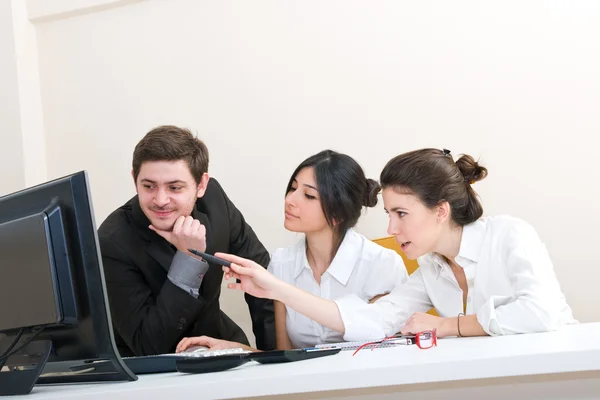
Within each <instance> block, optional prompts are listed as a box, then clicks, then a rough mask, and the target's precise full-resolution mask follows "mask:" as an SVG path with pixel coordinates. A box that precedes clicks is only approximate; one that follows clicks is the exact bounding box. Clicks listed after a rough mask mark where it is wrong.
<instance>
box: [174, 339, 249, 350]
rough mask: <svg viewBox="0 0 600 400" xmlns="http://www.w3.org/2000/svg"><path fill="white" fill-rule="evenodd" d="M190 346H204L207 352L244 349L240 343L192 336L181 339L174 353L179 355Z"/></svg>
mask: <svg viewBox="0 0 600 400" xmlns="http://www.w3.org/2000/svg"><path fill="white" fill-rule="evenodd" d="M192 346H204V347H208V349H209V350H222V349H235V348H238V347H242V348H246V347H248V346H245V345H243V344H241V343H237V342H230V341H228V340H222V339H215V338H212V337H209V336H194V337H186V338H183V339H181V341H180V342H179V344H178V345H177V348H176V350H175V352H177V353H181V352H182V351H185V350H187V349H189V348H190V347H192Z"/></svg>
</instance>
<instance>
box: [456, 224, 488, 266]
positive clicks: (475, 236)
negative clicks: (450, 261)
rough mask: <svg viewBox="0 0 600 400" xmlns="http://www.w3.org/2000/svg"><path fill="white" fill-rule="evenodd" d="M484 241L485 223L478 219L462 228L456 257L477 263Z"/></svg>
mask: <svg viewBox="0 0 600 400" xmlns="http://www.w3.org/2000/svg"><path fill="white" fill-rule="evenodd" d="M484 239H485V223H484V222H483V221H481V220H480V219H479V220H477V221H475V222H472V223H470V224H468V225H465V226H464V227H463V232H462V238H461V240H460V250H459V251H458V257H461V258H466V259H467V260H471V261H473V262H477V261H479V254H480V253H481V246H482V244H483V240H484Z"/></svg>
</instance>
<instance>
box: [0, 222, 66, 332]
mask: <svg viewBox="0 0 600 400" xmlns="http://www.w3.org/2000/svg"><path fill="white" fill-rule="evenodd" d="M53 253H54V252H53V250H52V244H51V238H50V228H49V225H48V218H47V216H46V214H45V213H43V212H42V213H37V214H33V215H29V216H26V217H21V218H18V219H15V220H12V221H7V222H4V223H0V277H1V279H0V293H2V298H3V300H4V301H0V315H1V316H2V318H0V331H4V330H9V329H15V328H28V327H34V326H40V325H51V324H57V323H60V322H61V320H62V307H61V305H60V298H59V295H58V290H56V289H57V280H56V268H55V264H54V260H53V258H54V254H53Z"/></svg>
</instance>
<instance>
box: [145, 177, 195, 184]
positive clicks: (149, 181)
mask: <svg viewBox="0 0 600 400" xmlns="http://www.w3.org/2000/svg"><path fill="white" fill-rule="evenodd" d="M142 182H148V183H153V184H156V182H155V181H153V180H151V179H145V178H144V179H142ZM175 183H179V184H182V185H185V182H184V181H182V180H179V179H177V180H174V181H170V182H167V185H173V184H175Z"/></svg>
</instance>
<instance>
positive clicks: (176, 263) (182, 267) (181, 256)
mask: <svg viewBox="0 0 600 400" xmlns="http://www.w3.org/2000/svg"><path fill="white" fill-rule="evenodd" d="M206 271H208V264H207V263H206V262H205V261H203V260H199V259H197V258H196V257H192V256H190V255H189V254H186V253H183V252H181V251H177V253H175V257H173V261H171V267H170V268H169V274H168V275H167V276H168V278H169V280H170V281H171V282H173V284H174V285H175V286H177V287H179V288H181V289H183V290H185V291H186V292H188V293H189V294H190V295H191V296H194V297H196V298H197V297H198V295H199V293H200V285H202V278H204V274H205V273H206Z"/></svg>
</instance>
